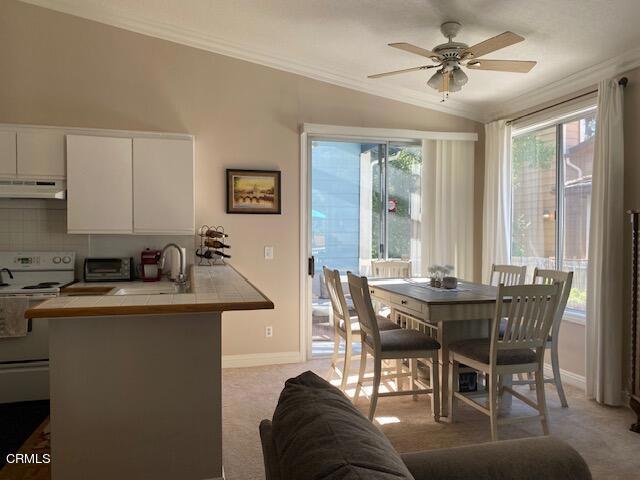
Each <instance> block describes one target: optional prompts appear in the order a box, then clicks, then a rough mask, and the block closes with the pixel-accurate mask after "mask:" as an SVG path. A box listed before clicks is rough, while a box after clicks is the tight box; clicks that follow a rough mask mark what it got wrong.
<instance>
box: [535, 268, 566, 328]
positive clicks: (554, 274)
mask: <svg viewBox="0 0 640 480" xmlns="http://www.w3.org/2000/svg"><path fill="white" fill-rule="evenodd" d="M533 283H539V284H542V285H551V284H553V283H558V284H561V286H562V289H561V292H560V299H559V300H558V307H557V309H556V312H555V316H554V319H553V326H552V327H551V337H552V338H554V339H557V337H558V333H559V332H560V324H561V323H562V316H563V315H564V310H565V308H566V307H567V302H568V300H569V295H570V294H571V284H572V283H573V272H562V271H560V270H543V269H538V268H536V269H535V270H534V271H533Z"/></svg>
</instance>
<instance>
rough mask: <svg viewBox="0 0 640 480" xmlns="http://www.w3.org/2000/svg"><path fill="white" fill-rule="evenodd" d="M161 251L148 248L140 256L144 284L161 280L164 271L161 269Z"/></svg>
mask: <svg viewBox="0 0 640 480" xmlns="http://www.w3.org/2000/svg"><path fill="white" fill-rule="evenodd" d="M161 254H162V252H160V250H149V249H148V248H147V249H146V250H145V251H143V252H142V254H141V255H140V276H141V277H142V281H144V282H157V281H158V280H160V277H161V275H162V270H161V269H160V255H161Z"/></svg>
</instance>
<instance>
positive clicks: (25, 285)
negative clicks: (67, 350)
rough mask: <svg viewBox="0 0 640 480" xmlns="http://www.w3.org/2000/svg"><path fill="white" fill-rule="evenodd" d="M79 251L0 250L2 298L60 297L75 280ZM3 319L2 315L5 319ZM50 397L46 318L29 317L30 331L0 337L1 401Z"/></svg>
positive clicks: (32, 302) (33, 299)
mask: <svg viewBox="0 0 640 480" xmlns="http://www.w3.org/2000/svg"><path fill="white" fill-rule="evenodd" d="M74 270H75V252H0V272H1V277H0V278H1V280H0V300H1V301H2V302H3V304H4V305H6V304H7V302H12V301H16V302H21V301H23V300H21V299H24V298H26V299H27V302H28V307H29V308H30V307H32V306H33V305H35V304H37V303H38V302H41V301H43V300H46V299H48V298H51V297H56V296H58V295H59V294H60V288H62V287H64V286H65V285H68V284H70V283H72V282H73V281H74V278H75V275H74ZM2 320H3V319H0V321H2ZM46 398H49V335H48V321H47V320H46V319H33V320H30V321H29V324H28V329H27V335H26V336H23V337H4V338H0V403H8V402H18V401H27V400H40V399H46Z"/></svg>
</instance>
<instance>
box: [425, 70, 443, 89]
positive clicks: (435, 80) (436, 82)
mask: <svg viewBox="0 0 640 480" xmlns="http://www.w3.org/2000/svg"><path fill="white" fill-rule="evenodd" d="M427 85H429V86H430V87H431V88H433V89H434V90H438V89H439V88H440V86H441V85H442V72H441V71H440V70H438V71H437V72H436V73H434V74H433V75H432V76H431V78H430V79H429V81H428V82H427Z"/></svg>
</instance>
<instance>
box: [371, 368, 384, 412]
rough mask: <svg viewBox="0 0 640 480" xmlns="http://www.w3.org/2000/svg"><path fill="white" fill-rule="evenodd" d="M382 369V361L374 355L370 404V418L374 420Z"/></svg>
mask: <svg viewBox="0 0 640 480" xmlns="http://www.w3.org/2000/svg"><path fill="white" fill-rule="evenodd" d="M381 371H382V361H381V360H380V359H379V358H376V357H373V388H372V389H371V404H370V405H369V420H371V421H373V416H374V415H375V413H376V405H377V404H378V390H379V389H380V374H381Z"/></svg>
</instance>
